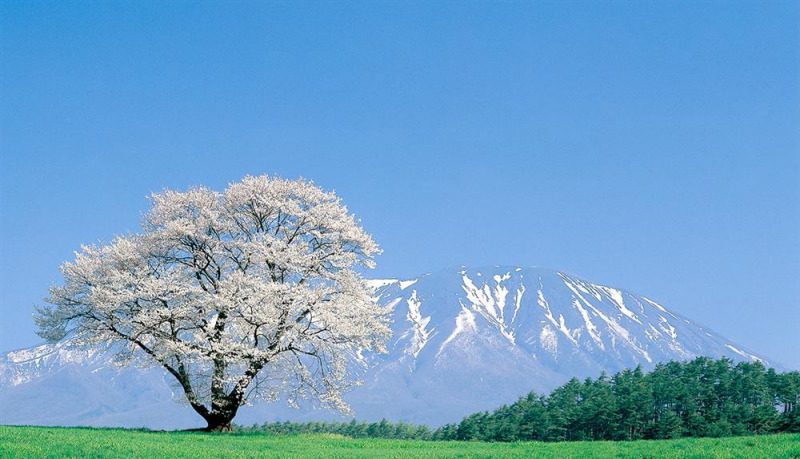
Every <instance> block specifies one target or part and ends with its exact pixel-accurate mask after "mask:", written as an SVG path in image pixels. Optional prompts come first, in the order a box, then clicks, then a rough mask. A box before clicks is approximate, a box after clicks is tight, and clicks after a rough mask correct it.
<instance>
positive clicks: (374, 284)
mask: <svg viewBox="0 0 800 459" xmlns="http://www.w3.org/2000/svg"><path fill="white" fill-rule="evenodd" d="M396 282H397V279H367V280H365V281H364V283H365V284H367V287H368V288H370V289H372V290H378V289H379V288H381V287H386V286H387V285H392V284H394V283H396Z"/></svg>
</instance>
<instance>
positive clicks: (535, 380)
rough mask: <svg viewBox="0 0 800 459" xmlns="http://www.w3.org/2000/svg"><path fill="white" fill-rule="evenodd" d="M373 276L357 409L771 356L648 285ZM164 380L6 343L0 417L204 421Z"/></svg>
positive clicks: (438, 409)
mask: <svg viewBox="0 0 800 459" xmlns="http://www.w3.org/2000/svg"><path fill="white" fill-rule="evenodd" d="M368 282H369V283H370V285H371V286H372V287H373V288H374V291H375V297H376V299H377V300H378V301H379V302H381V303H382V304H386V305H391V306H392V307H393V308H394V309H393V319H394V321H393V326H392V327H393V337H392V339H391V341H390V344H389V352H388V353H387V354H385V355H380V356H372V357H370V358H369V360H368V363H369V370H368V371H367V372H366V373H365V375H364V378H363V380H364V385H363V386H361V387H359V388H357V389H356V390H354V391H353V392H352V393H350V394H349V395H348V397H347V399H348V400H349V402H350V403H351V405H352V407H353V409H354V411H355V413H356V416H357V417H358V418H359V419H365V420H375V419H380V418H382V417H386V418H389V419H395V420H405V421H410V422H419V423H428V424H432V425H438V424H442V423H445V422H451V421H456V420H458V419H460V418H461V417H462V416H464V415H465V414H468V413H472V412H474V411H477V410H484V409H491V408H495V407H497V406H498V405H501V404H503V403H509V402H512V401H514V400H515V399H516V398H517V397H519V396H521V395H523V394H526V393H527V392H529V391H531V390H536V391H538V392H545V391H549V390H551V389H553V388H554V387H556V386H558V385H559V384H561V383H563V382H565V381H566V380H568V379H569V378H570V377H573V376H575V377H584V376H596V375H599V374H600V373H601V372H603V371H605V372H606V373H613V372H615V371H618V370H621V369H623V368H630V367H635V366H636V365H642V367H644V368H651V367H653V366H654V365H655V364H656V363H658V362H662V361H667V360H686V359H690V358H693V357H696V356H700V355H704V356H709V357H715V358H718V357H728V358H731V359H733V360H747V361H753V360H762V361H764V362H765V364H767V365H769V364H770V363H769V362H766V361H765V360H764V359H763V358H762V357H759V356H756V355H754V354H752V353H751V352H749V351H746V350H743V349H742V347H741V346H738V345H736V344H734V343H732V342H730V341H729V340H727V339H725V338H723V337H721V336H719V335H717V334H715V333H714V332H712V331H710V330H708V329H706V328H704V327H701V326H699V325H697V324H694V323H692V322H691V321H690V320H688V319H686V318H684V317H682V316H679V315H677V314H674V313H672V312H670V311H669V310H667V309H666V308H665V307H663V306H662V305H660V304H658V303H657V302H655V301H653V300H651V299H649V298H647V297H644V296H640V295H635V294H632V293H629V292H626V291H622V290H619V289H616V288H612V287H607V286H603V285H598V284H594V283H591V282H587V281H584V280H581V279H579V278H576V277H574V276H571V275H568V274H565V273H561V272H557V271H551V270H545V269H536V268H514V267H511V268H508V267H494V268H483V269H458V270H446V271H440V272H438V273H434V274H426V275H423V276H420V277H419V278H417V279H412V280H405V281H401V280H371V281H368ZM165 381H166V376H165V375H164V374H163V372H161V371H159V370H156V369H149V370H141V369H137V368H119V367H116V366H114V365H112V364H111V362H110V359H109V354H108V353H105V352H102V351H95V352H84V351H75V350H69V349H67V348H66V347H65V346H64V345H63V344H56V345H45V346H40V347H37V348H32V349H29V350H23V351H17V352H11V353H8V354H6V355H5V356H0V407H2V409H0V423H8V424H15V423H25V424H66V425H72V424H75V425H123V426H148V427H154V428H178V427H192V426H198V425H201V422H199V421H200V418H199V417H197V416H196V415H194V414H193V413H192V412H191V410H190V409H188V408H187V407H185V406H181V405H178V404H173V403H172V402H171V400H172V399H174V398H176V397H175V395H173V394H172V393H171V392H170V387H169V385H168V384H167V383H166V382H165ZM168 403H169V404H168ZM337 417H339V416H338V415H337V414H336V413H331V412H328V411H322V410H318V409H315V408H314V407H313V406H311V405H309V406H305V407H303V408H302V409H301V410H291V409H289V408H287V407H285V406H284V405H282V404H278V403H273V404H260V405H257V406H254V407H245V408H243V409H242V411H241V414H240V416H239V417H238V418H237V421H238V422H241V423H250V422H263V421H265V420H267V419H297V420H303V419H305V420H307V419H320V418H323V419H331V418H337Z"/></svg>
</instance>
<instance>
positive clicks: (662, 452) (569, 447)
mask: <svg viewBox="0 0 800 459" xmlns="http://www.w3.org/2000/svg"><path fill="white" fill-rule="evenodd" d="M65 457H66V458H117V457H119V458H148V459H150V458H203V457H213V458H257V457H266V458H273V457H274V458H294V457H298V458H300V457H308V458H315V459H321V458H337V457H338V458H360V457H361V458H363V457H381V458H390V457H391V458H443V457H470V458H479V457H486V458H488V457H502V458H528V457H541V458H591V457H598V458H599V457H614V458H661V457H666V458H707V457H708V458H800V434H783V435H765V436H756V437H732V438H698V439H680V440H650V441H632V442H571V443H539V442H519V443H479V442H432V441H427V442H426V441H411V440H378V439H351V438H345V437H341V436H338V435H330V434H318V435H296V436H288V435H287V436H268V435H258V434H235V433H234V434H208V433H200V432H149V431H139V430H123V429H90V428H60V427H12V426H0V458H65Z"/></svg>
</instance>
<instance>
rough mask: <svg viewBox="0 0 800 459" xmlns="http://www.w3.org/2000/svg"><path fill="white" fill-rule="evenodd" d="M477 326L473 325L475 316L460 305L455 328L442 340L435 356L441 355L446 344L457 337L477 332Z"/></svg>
mask: <svg viewBox="0 0 800 459" xmlns="http://www.w3.org/2000/svg"><path fill="white" fill-rule="evenodd" d="M477 328H478V327H477V325H476V324H475V314H473V313H472V311H470V310H469V309H467V307H466V306H464V304H461V311H459V313H458V316H456V326H455V328H453V331H452V332H451V333H450V336H448V337H447V339H445V340H444V342H443V343H442V345H441V346H439V350H438V351H437V352H436V356H437V357H438V356H439V354H441V353H442V351H443V350H444V348H445V346H447V344H448V343H450V342H451V341H453V340H454V339H455V338H456V337H457V336H458V335H460V334H462V333H465V332H470V331H471V332H474V331H475V330H477Z"/></svg>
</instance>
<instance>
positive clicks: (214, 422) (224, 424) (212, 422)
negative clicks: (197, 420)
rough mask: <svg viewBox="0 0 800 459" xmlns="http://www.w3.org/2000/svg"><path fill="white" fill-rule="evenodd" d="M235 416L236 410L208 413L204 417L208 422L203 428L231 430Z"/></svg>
mask: <svg viewBox="0 0 800 459" xmlns="http://www.w3.org/2000/svg"><path fill="white" fill-rule="evenodd" d="M235 416H236V410H233V411H223V412H217V413H210V414H209V415H208V416H207V417H206V418H205V419H206V422H207V423H208V426H207V427H206V428H205V430H206V432H232V431H233V425H232V423H233V418H234V417H235Z"/></svg>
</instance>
